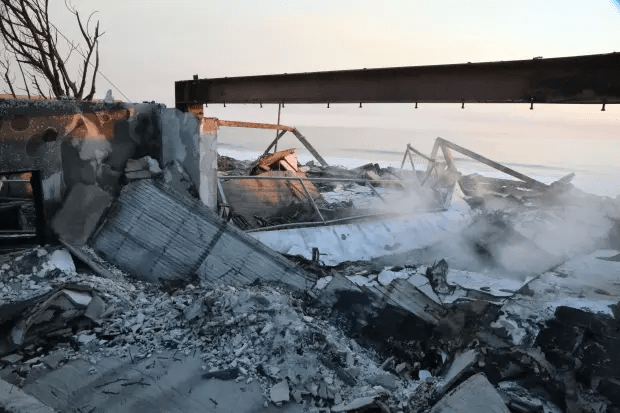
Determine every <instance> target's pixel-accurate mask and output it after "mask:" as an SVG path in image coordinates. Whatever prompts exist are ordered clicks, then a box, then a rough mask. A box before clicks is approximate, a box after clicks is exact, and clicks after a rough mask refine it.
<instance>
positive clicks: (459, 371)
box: [442, 349, 478, 392]
mask: <svg viewBox="0 0 620 413" xmlns="http://www.w3.org/2000/svg"><path fill="white" fill-rule="evenodd" d="M477 361H478V351H477V350H476V349H472V350H468V351H465V352H463V353H459V354H457V355H456V356H454V360H453V361H452V364H451V365H450V368H449V369H448V371H447V372H446V374H445V375H444V376H443V385H442V392H446V391H448V390H450V388H451V387H452V386H453V385H454V384H455V383H456V382H457V381H458V380H459V379H461V378H462V376H463V374H464V373H465V372H466V371H467V369H469V368H471V367H472V366H473V365H474V364H476V362H477Z"/></svg>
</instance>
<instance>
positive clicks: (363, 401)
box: [331, 396, 376, 413]
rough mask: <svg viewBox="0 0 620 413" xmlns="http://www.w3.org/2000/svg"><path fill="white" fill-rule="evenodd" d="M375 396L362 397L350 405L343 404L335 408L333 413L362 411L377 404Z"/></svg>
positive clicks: (349, 403)
mask: <svg viewBox="0 0 620 413" xmlns="http://www.w3.org/2000/svg"><path fill="white" fill-rule="evenodd" d="M375 399H376V397H375V396H369V397H360V398H358V399H355V400H352V401H350V402H348V403H344V402H343V403H341V404H338V405H336V406H334V407H332V409H331V410H332V412H336V413H339V412H348V411H349V410H355V409H361V408H362V407H368V406H370V405H372V404H373V403H374V402H375Z"/></svg>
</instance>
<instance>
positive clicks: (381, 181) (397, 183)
mask: <svg viewBox="0 0 620 413" xmlns="http://www.w3.org/2000/svg"><path fill="white" fill-rule="evenodd" d="M219 179H221V180H227V179H275V180H291V179H299V178H298V177H296V176H260V175H257V176H252V175H246V176H240V175H235V176H232V175H230V176H220V177H219ZM303 179H305V180H306V181H309V182H360V183H364V182H366V179H351V178H303ZM373 182H374V183H376V184H395V185H403V184H404V183H403V182H402V181H389V180H386V179H381V180H376V181H373Z"/></svg>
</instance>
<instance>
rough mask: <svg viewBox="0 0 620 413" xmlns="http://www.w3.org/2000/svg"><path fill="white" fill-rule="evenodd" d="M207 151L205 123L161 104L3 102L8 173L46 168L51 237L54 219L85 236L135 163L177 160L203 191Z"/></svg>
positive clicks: (1, 161)
mask: <svg viewBox="0 0 620 413" xmlns="http://www.w3.org/2000/svg"><path fill="white" fill-rule="evenodd" d="M199 148H200V121H199V120H198V119H197V118H196V117H195V116H194V115H192V114H191V113H181V112H179V111H178V110H176V109H167V108H166V107H165V106H164V105H161V104H157V103H143V104H125V103H111V104H108V103H103V102H99V103H76V102H70V101H55V100H14V99H6V100H0V173H2V172H16V171H33V170H36V171H39V173H40V176H41V181H42V187H43V202H44V205H45V208H44V210H45V219H46V222H47V223H48V229H47V230H48V234H47V235H48V236H50V235H52V231H51V228H52V221H53V219H56V221H60V222H56V224H55V225H57V226H59V227H62V226H65V227H66V226H72V227H73V228H74V231H78V232H84V231H83V230H82V229H80V226H82V225H85V222H86V221H87V220H88V221H89V222H90V224H89V225H90V226H94V225H95V224H96V220H97V216H100V215H101V213H102V212H103V211H102V209H105V206H107V204H109V203H111V201H112V200H113V199H114V198H116V197H117V196H118V194H119V193H120V190H121V188H122V187H123V185H124V184H125V183H126V179H125V177H124V171H125V167H126V165H127V161H128V160H129V159H139V158H142V157H145V156H150V157H151V158H153V159H154V160H156V161H157V162H158V163H159V164H160V165H161V166H162V167H165V166H166V165H168V164H170V163H175V162H176V164H177V165H180V167H182V168H183V169H184V170H185V172H186V174H187V175H188V176H189V179H190V181H191V183H192V184H193V185H194V186H195V187H196V188H198V187H199V186H200V150H199ZM72 192H74V194H73V196H71V193H72ZM69 197H71V203H72V205H68V204H69V203H68V202H66V201H67V199H68V198H69ZM102 205H103V206H104V207H103V208H102ZM61 208H62V209H68V210H65V211H64V213H63V214H62V216H57V215H59V214H58V212H59V211H60V210H61ZM91 209H92V212H93V213H94V214H95V215H96V216H92V214H91V213H90V212H91V211H90V210H91ZM93 220H94V221H95V222H93ZM56 232H58V231H56ZM69 238H71V237H69ZM78 238H80V239H82V240H83V238H84V237H83V234H82V236H80V237H78Z"/></svg>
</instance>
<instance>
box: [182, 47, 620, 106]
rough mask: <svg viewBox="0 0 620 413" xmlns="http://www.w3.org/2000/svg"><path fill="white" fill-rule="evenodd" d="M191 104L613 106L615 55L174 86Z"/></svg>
mask: <svg viewBox="0 0 620 413" xmlns="http://www.w3.org/2000/svg"><path fill="white" fill-rule="evenodd" d="M175 98H176V104H177V107H179V108H181V109H182V108H183V107H187V106H188V105H192V104H196V103H287V104H288V103H461V102H468V103H469V102H472V103H475V102H480V103H518V102H528V103H529V102H534V103H598V104H602V103H620V54H617V53H610V54H601V55H588V56H573V57H560V58H552V59H531V60H516V61H507V62H488V63H465V64H450V65H435V66H410V67H395V68H382V69H363V70H342V71H332V72H311V73H296V74H281V75H266V76H245V77H230V78H218V79H194V80H187V81H178V82H176V85H175Z"/></svg>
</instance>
